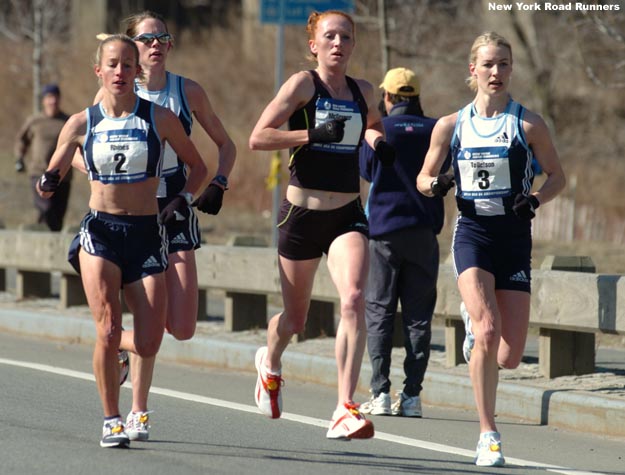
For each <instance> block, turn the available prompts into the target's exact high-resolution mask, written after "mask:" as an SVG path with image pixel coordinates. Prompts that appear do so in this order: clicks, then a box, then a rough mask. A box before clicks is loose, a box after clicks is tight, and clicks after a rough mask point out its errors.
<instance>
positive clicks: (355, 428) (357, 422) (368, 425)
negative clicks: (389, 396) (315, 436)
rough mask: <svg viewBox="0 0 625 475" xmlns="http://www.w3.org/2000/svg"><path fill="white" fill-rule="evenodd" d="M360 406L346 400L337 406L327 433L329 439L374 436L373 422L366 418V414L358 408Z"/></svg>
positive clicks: (368, 437) (367, 437)
mask: <svg viewBox="0 0 625 475" xmlns="http://www.w3.org/2000/svg"><path fill="white" fill-rule="evenodd" d="M358 406H359V405H358V404H355V403H354V402H346V403H344V404H342V405H341V406H339V407H337V408H336V410H335V411H334V414H332V420H331V421H330V428H329V429H328V432H327V434H326V437H327V438H328V439H339V440H350V439H370V438H371V437H373V434H374V432H375V431H374V429H373V423H372V422H371V421H368V420H367V419H365V416H363V415H362V414H361V412H360V411H359V410H358Z"/></svg>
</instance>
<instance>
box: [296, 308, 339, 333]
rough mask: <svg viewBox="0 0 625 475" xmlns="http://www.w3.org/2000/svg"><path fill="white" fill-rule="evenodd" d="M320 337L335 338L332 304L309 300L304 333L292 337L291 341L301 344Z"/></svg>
mask: <svg viewBox="0 0 625 475" xmlns="http://www.w3.org/2000/svg"><path fill="white" fill-rule="evenodd" d="M320 336H321V337H323V336H336V329H335V326H334V302H324V301H322V300H311V301H310V308H309V309H308V318H307V319H306V326H305V327H304V331H303V332H302V333H298V334H296V335H293V339H292V341H293V342H302V341H304V340H310V339H311V338H317V337H320Z"/></svg>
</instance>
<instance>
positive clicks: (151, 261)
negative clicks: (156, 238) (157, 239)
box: [141, 256, 161, 269]
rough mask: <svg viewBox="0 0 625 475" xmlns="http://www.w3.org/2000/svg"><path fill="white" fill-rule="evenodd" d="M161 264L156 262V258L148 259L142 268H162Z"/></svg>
mask: <svg viewBox="0 0 625 475" xmlns="http://www.w3.org/2000/svg"><path fill="white" fill-rule="evenodd" d="M160 266H161V264H160V263H159V262H158V261H157V260H156V258H155V257H154V256H150V257H148V258H147V259H146V260H145V262H144V263H143V265H142V266H141V267H142V268H143V269H147V268H148V267H160Z"/></svg>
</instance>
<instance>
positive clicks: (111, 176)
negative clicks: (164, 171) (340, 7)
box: [93, 129, 148, 183]
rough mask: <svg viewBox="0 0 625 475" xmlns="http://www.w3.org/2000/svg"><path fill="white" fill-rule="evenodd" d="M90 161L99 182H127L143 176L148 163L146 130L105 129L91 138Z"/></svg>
mask: <svg viewBox="0 0 625 475" xmlns="http://www.w3.org/2000/svg"><path fill="white" fill-rule="evenodd" d="M93 164H94V165H95V171H96V172H97V173H98V175H100V180H101V181H102V182H106V183H111V182H116V181H124V182H127V181H129V180H132V179H133V178H135V177H137V176H144V175H145V174H146V169H147V165H148V143H147V132H146V131H145V130H141V129H129V130H125V129H122V130H106V131H101V132H96V133H95V134H94V137H93Z"/></svg>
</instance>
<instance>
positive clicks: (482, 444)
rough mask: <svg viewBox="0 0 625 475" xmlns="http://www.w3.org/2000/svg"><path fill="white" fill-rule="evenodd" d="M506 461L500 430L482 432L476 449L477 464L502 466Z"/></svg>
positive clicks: (481, 465)
mask: <svg viewBox="0 0 625 475" xmlns="http://www.w3.org/2000/svg"><path fill="white" fill-rule="evenodd" d="M505 463H506V460H505V459H504V458H503V454H502V453H501V436H500V435H499V432H484V433H483V434H480V440H479V441H478V443H477V449H476V451H475V465H479V466H480V467H502V466H503V465H504V464H505Z"/></svg>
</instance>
